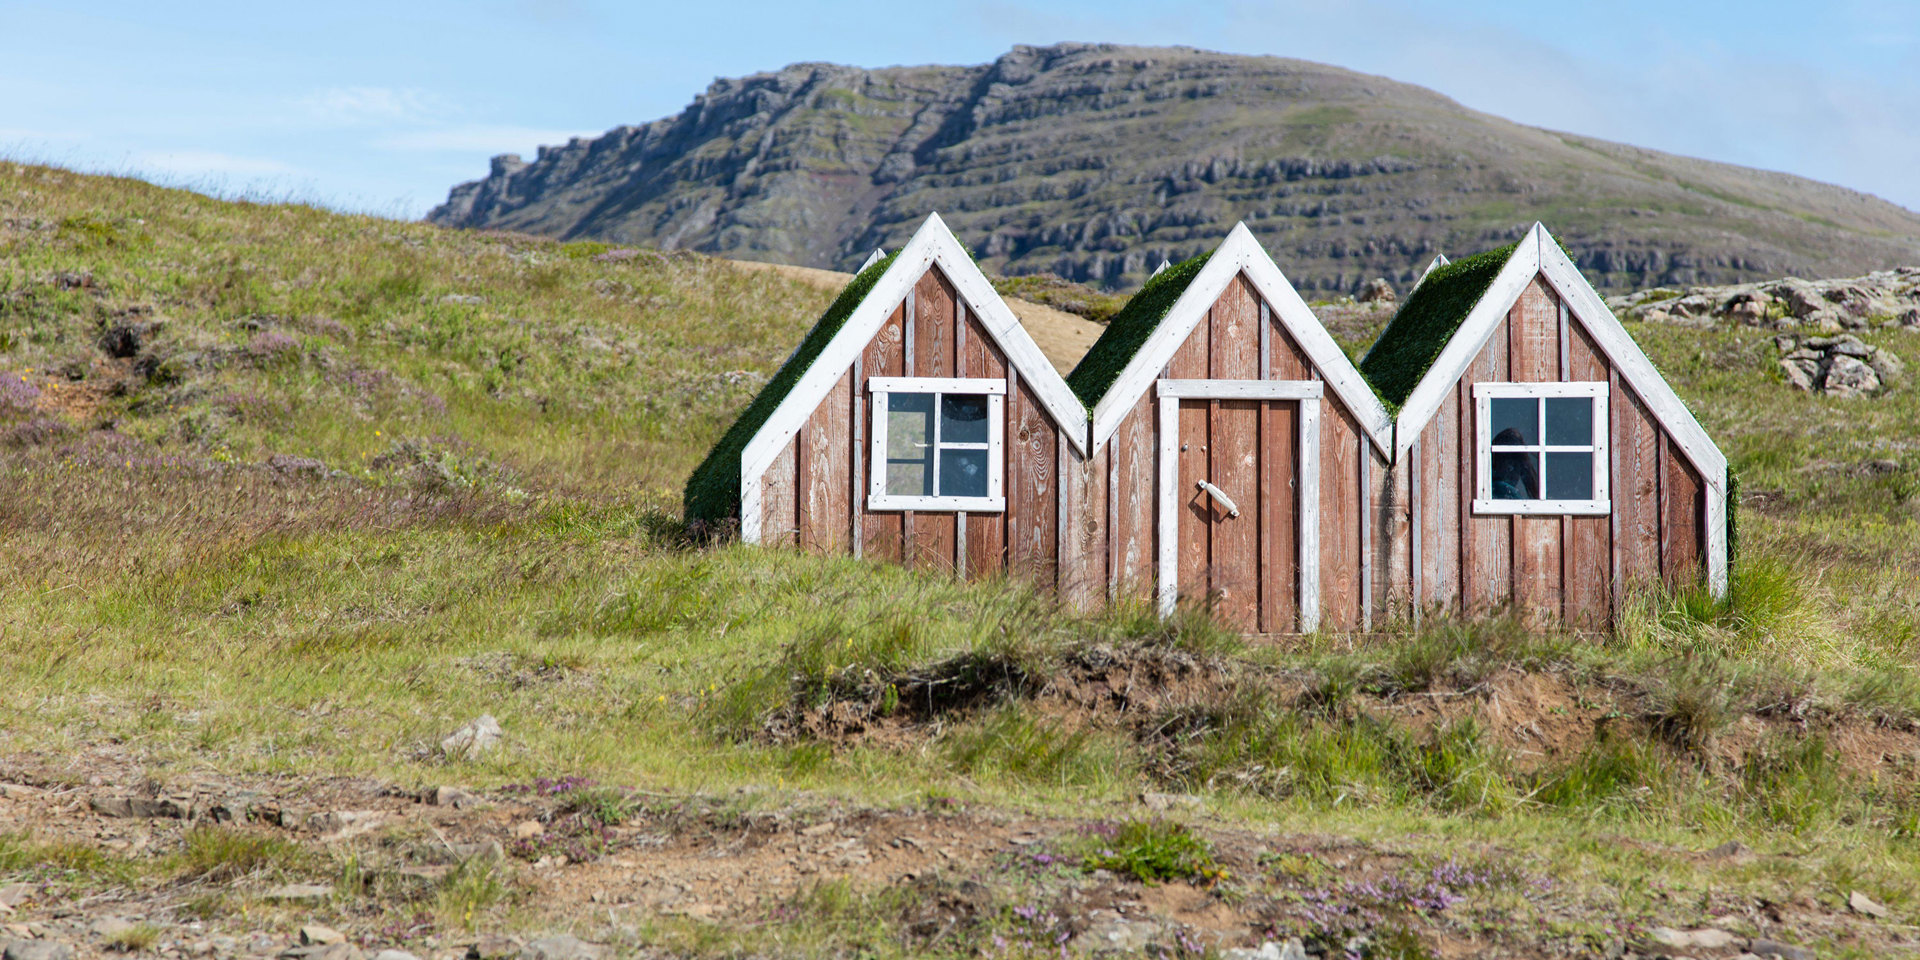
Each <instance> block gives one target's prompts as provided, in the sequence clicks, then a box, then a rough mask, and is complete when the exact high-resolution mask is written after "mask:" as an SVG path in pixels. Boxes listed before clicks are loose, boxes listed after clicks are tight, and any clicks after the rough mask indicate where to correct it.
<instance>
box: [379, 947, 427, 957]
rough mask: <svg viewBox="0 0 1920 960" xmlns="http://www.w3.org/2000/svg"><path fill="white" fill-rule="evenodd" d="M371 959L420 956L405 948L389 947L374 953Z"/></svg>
mask: <svg viewBox="0 0 1920 960" xmlns="http://www.w3.org/2000/svg"><path fill="white" fill-rule="evenodd" d="M373 960H420V958H419V957H416V956H414V955H413V954H411V953H408V952H407V951H405V950H395V949H393V948H391V947H389V948H387V949H385V950H382V951H380V952H379V953H376V954H374V955H373Z"/></svg>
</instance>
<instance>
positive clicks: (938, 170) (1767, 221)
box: [428, 44, 1920, 292]
mask: <svg viewBox="0 0 1920 960" xmlns="http://www.w3.org/2000/svg"><path fill="white" fill-rule="evenodd" d="M929 211H938V212H940V214H941V215H942V216H943V217H945V218H946V220H947V222H948V223H949V224H950V225H952V226H953V227H954V229H955V230H956V232H958V233H959V235H960V237H961V238H962V240H964V241H965V242H967V243H968V244H969V245H970V246H972V247H973V248H974V250H975V252H976V253H977V254H978V255H979V257H980V259H981V262H982V263H983V265H985V266H986V267H987V268H988V269H989V270H993V271H998V272H1002V273H1006V274H1026V273H1039V272H1053V273H1057V274H1059V275H1061V276H1064V277H1067V278H1069V279H1073V280H1080V281H1084V282H1089V283H1094V284H1099V285H1104V286H1109V287H1125V286H1130V285H1132V284H1134V283H1137V282H1139V281H1140V280H1142V279H1144V277H1145V275H1146V274H1147V273H1148V272H1150V271H1151V270H1152V268H1153V267H1154V266H1155V265H1157V264H1158V263H1159V262H1160V261H1161V260H1162V259H1173V260H1178V259H1181V258H1182V257H1185V256H1189V255H1192V254H1194V253H1198V252H1201V251H1203V250H1206V249H1209V248H1210V247H1211V246H1212V245H1213V244H1214V243H1216V242H1217V241H1218V240H1219V238H1220V237H1222V236H1224V235H1225V233H1226V231H1227V230H1229V229H1231V228H1232V226H1233V224H1234V223H1235V222H1236V221H1239V220H1243V219H1244V220H1245V221H1246V222H1247V224H1248V226H1250V227H1252V228H1253V230H1254V232H1255V233H1256V234H1257V235H1258V236H1259V237H1260V238H1261V240H1262V241H1263V242H1264V243H1265V244H1266V245H1267V247H1268V249H1269V250H1271V251H1272V252H1273V254H1274V256H1275V257H1276V259H1278V260H1279V261H1280V263H1281V266H1282V267H1283V269H1285V270H1286V271H1287V273H1288V275H1289V276H1290V277H1291V278H1293V279H1294V281H1295V282H1296V284H1298V285H1300V286H1301V288H1302V289H1303V290H1310V291H1311V290H1322V291H1341V292H1345V291H1353V290H1357V289H1358V288H1359V287H1360V285H1361V284H1362V283H1363V282H1365V281H1366V280H1368V279H1370V278H1372V277H1375V276H1384V277H1388V278H1391V279H1393V280H1395V281H1396V282H1400V283H1403V284H1404V283H1405V282H1408V281H1410V280H1411V279H1412V278H1413V277H1414V275H1415V271H1416V270H1418V269H1419V267H1420V266H1422V265H1424V264H1425V263H1426V262H1427V261H1428V260H1430V259H1431V258H1432V257H1433V255H1434V254H1435V253H1439V252H1445V253H1448V254H1456V255H1457V254H1460V253H1471V252H1476V251H1478V250H1482V249H1486V248H1489V247H1492V246H1496V245H1498V244H1500V243H1502V242H1505V241H1506V240H1508V239H1511V238H1512V237H1514V236H1517V235H1518V234H1519V233H1521V232H1522V231H1524V230H1525V229H1526V227H1527V226H1528V225H1530V224H1531V223H1532V221H1534V220H1542V221H1545V222H1546V223H1547V224H1548V225H1549V226H1551V227H1552V228H1553V230H1554V232H1555V233H1556V235H1558V236H1559V237H1561V239H1562V240H1563V242H1565V243H1566V244H1567V246H1568V247H1569V248H1570V249H1571V250H1572V251H1573V253H1574V255H1575V257H1576V259H1578V260H1579V261H1580V264H1581V266H1582V267H1583V268H1584V269H1586V270H1588V271H1589V272H1590V273H1591V274H1592V275H1593V276H1594V278H1595V279H1596V280H1598V281H1599V282H1601V283H1602V284H1603V285H1605V286H1609V287H1614V288H1619V289H1631V288H1634V287H1643V286H1652V285H1656V284H1699V283H1716V282H1732V281H1739V280H1746V279H1755V278H1759V277H1765V276H1779V275H1782V274H1798V275H1803V276H1832V275H1841V274H1850V273H1863V272H1866V271H1868V270H1871V269H1876V268H1881V267H1887V266H1892V265H1896V264H1901V263H1920V214H1915V213H1913V212H1911V211H1908V210H1905V209H1902V208H1900V207H1897V206H1895V205H1893V204H1890V203H1886V202H1884V201H1881V200H1878V199H1876V198H1874V197H1871V196H1867V195H1865V194H1861V193H1857V192H1854V191H1850V190H1845V189H1842V188H1840V187H1835V186H1830V185H1827V184H1821V183H1816V182H1813V181H1809V180H1805V179H1801V178H1797V177H1791V176H1786V175H1783V174H1775V173H1767V172H1763V171H1757V170H1750V169H1745V168H1740V167H1733V166H1728V165H1725V164H1716V163H1709V162H1706V161H1700V160H1691V159H1687V158H1683V157H1676V156H1671V155H1667V154H1661V153H1657V152H1653V151H1648V150H1640V149H1636V148H1633V147H1626V146H1621V145H1618V144H1611V143H1606V142H1602V141H1596V140H1591V139H1586V138H1581V137H1575V136H1572V135H1568V134H1559V133H1553V132H1550V131H1546V130H1540V129H1535V128H1532V127H1525V126H1520V125H1518V124H1514V123H1510V122H1507V121H1505V120H1501V119H1499V118H1497V117H1493V116H1489V115H1487V114H1483V113H1477V112H1474V111H1471V110H1468V109H1466V108H1464V107H1462V106H1460V105H1459V104H1456V103H1454V102H1453V101H1451V100H1448V99H1446V98H1445V97H1442V96H1440V95H1439V94H1436V93H1434V92H1432V91H1429V90H1425V89H1422V88H1419V87H1413V86H1409V85H1406V84H1400V83H1394V82H1392V81H1389V80H1384V79H1381V78H1378V77H1371V76H1366V75H1362V74H1357V73H1353V72H1350V71H1346V70H1341V69H1338V68H1335V67H1328V66H1324V65H1320V64H1314V63H1307V62H1304V61H1298V60H1285V59H1279V58H1273V57H1241V56H1228V55H1224V54H1215V53H1206V52H1202V51H1197V50H1190V49H1184V48H1142V47H1118V46H1106V45H1088V44H1061V45H1058V46H1053V47H1044V48H1032V47H1016V48H1015V49H1014V50H1013V51H1012V52H1010V53H1008V54H1006V55H1005V56H1002V57H1001V58H999V59H998V60H996V61H994V62H993V63H991V64H986V65H983V66H974V67H893V68H887V69H883V70H862V69H856V68H852V67H842V66H834V65H830V64H796V65H794V66H790V67H787V68H785V69H783V70H780V71H778V72H775V73H766V74H757V75H755V76H751V77H745V78H741V79H734V80H721V81H717V82H716V83H714V84H713V86H712V87H710V88H709V89H708V90H707V92H706V93H704V94H702V95H700V96H699V97H696V98H695V99H694V102H693V104H692V105H691V106H689V107H688V108H687V109H686V110H685V111H684V112H682V113H681V114H680V115H678V116H675V117H670V118H667V119H664V120H657V121H655V122H653V123H650V124H646V125H644V126H637V127H618V128H615V129H613V130H611V131H608V132H607V133H606V134H605V135H604V136H601V137H598V138H594V139H578V140H574V141H573V142H571V143H568V144H567V145H565V146H559V147H542V148H541V150H540V154H539V156H538V157H537V158H536V159H535V160H534V161H533V162H532V163H525V162H522V161H521V160H520V159H519V158H518V157H514V156H503V157H497V158H495V159H494V161H493V170H492V172H491V174H490V175H489V176H488V177H487V178H486V179H483V180H477V181H474V182H472V183H466V184H462V185H460V186H458V187H455V188H454V189H453V191H452V194H451V195H450V196H449V198H448V200H447V203H446V204H444V205H443V206H441V207H439V208H437V209H436V210H434V211H433V212H432V213H431V214H429V216H428V219H430V220H433V221H434V222H437V223H441V224H447V225H453V226H469V227H488V228H503V229H513V230H523V231H528V232H533V233H540V234H547V235H553V236H560V237H568V238H588V237H591V238H599V239H607V240H614V241H619V242H624V243H641V244H651V245H657V246H660V247H664V248H682V247H684V248H690V249H695V250H700V251H703V252H709V253H717V254H722V255H726V256H732V257H738V258H746V259H758V260H770V261H776V262H784V263H793V264H800V265H804V266H819V267H832V268H837V269H843V270H844V269H848V268H850V267H851V266H853V265H856V264H857V263H858V262H859V261H860V260H861V259H862V258H863V257H864V256H865V255H866V253H867V252H868V251H870V250H871V249H873V248H874V247H876V246H885V247H889V248H891V247H894V246H897V245H898V244H899V243H901V242H902V241H904V240H905V238H906V237H907V236H908V235H909V234H910V233H911V231H912V229H913V228H914V227H915V226H916V225H917V224H918V222H919V221H920V219H921V218H923V217H924V216H925V215H926V214H927V213H928V212H929Z"/></svg>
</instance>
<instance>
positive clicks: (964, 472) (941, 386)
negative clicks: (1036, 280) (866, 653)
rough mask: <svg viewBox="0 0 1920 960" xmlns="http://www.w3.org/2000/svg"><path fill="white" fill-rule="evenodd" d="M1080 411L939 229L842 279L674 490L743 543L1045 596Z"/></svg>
mask: <svg viewBox="0 0 1920 960" xmlns="http://www.w3.org/2000/svg"><path fill="white" fill-rule="evenodd" d="M1086 421H1087V414H1086V410H1085V408H1084V407H1082V406H1081V405H1080V401H1079V400H1078V399H1077V398H1075V396H1074V394H1073V391H1072V390H1070V389H1069V388H1068V387H1067V384H1066V381H1065V380H1063V379H1062V378H1061V377H1060V374H1059V373H1058V372H1057V371H1056V370H1055V369H1054V367H1053V365H1052V364H1051V363H1050V362H1048V360H1047V359H1046V357H1045V356H1044V355H1043V354H1042V353H1041V351H1040V348H1039V347H1038V346H1036V345H1035V344H1034V342H1033V339H1032V337H1030V336H1029V335H1028V334H1027V331H1026V330H1025V329H1024V328H1023V327H1021V325H1020V323H1019V321H1018V320H1016V319H1015V318H1014V315H1013V313H1012V311H1010V310H1009V309H1008V308H1007V305H1006V304H1005V303H1004V302H1003V301H1002V300H1001V299H1000V297H999V295H998V294H996V293H995V292H994V290H993V287H992V285H991V284H990V283H989V282H988V281H987V278H986V277H985V276H983V275H982V274H981V273H980V269H979V267H978V266H977V265H975V264H974V262H973V259H972V258H971V257H970V256H968V254H967V252H966V250H965V249H964V248H962V247H961V245H960V243H959V242H958V241H957V240H955V239H954V237H953V234H952V233H950V232H949V231H948V230H947V227H946V225H945V224H944V223H942V222H941V220H940V218H939V217H938V216H937V215H936V216H929V217H928V218H927V219H926V222H925V223H923V224H922V225H921V227H920V229H919V230H918V231H917V232H915V233H914V235H913V237H912V239H910V240H909V241H908V242H907V244H906V245H905V246H904V247H902V248H901V249H900V251H899V252H898V253H895V254H894V255H892V256H889V257H884V258H881V259H877V260H870V261H869V263H868V264H867V265H866V266H865V267H864V268H863V269H862V270H861V271H860V272H859V273H858V274H857V275H856V276H855V277H854V278H853V280H852V281H851V282H850V283H848V284H847V286H846V288H845V289H844V290H842V291H841V293H840V295H839V297H837V298H836V299H835V300H834V302H833V304H832V305H831V306H830V307H828V308H827V311H826V313H824V314H822V315H821V317H820V319H819V321H818V322H816V323H815V324H814V326H813V329H812V330H811V331H810V332H808V334H807V336H806V338H805V339H804V340H803V341H802V342H801V344H800V346H799V348H798V349H797V350H795V351H794V353H793V356H792V357H790V358H789V359H788V360H787V362H786V364H785V365H783V366H782V367H781V368H780V370H779V372H778V373H777V374H775V376H774V377H773V379H772V380H770V381H769V382H768V384H767V386H766V387H765V388H764V389H763V390H762V391H761V392H760V394H759V396H757V397H756V398H755V399H754V400H753V402H752V403H751V404H750V405H749V406H748V407H747V409H746V411H745V412H744V413H742V414H741V416H740V419H739V420H737V421H736V422H735V423H734V424H733V426H732V427H731V428H729V429H728V431H727V432H726V433H725V434H724V435H723V436H722V437H721V439H720V441H719V442H718V443H717V444H716V445H715V446H714V449H713V451H712V452H711V453H709V454H708V455H707V458H706V460H705V461H704V462H702V463H701V464H700V466H699V467H698V468H696V469H695V470H694V473H693V475H692V477H691V478H690V479H689V480H688V482H687V487H686V494H685V503H686V516H687V519H688V521H689V522H690V523H693V524H698V525H702V526H705V527H707V528H708V529H714V530H720V529H726V528H729V527H736V526H737V529H738V532H739V535H740V538H741V539H742V540H744V541H746V542H748V543H763V544H773V545H781V544H785V545H797V546H799V547H801V548H804V549H809V550H815V551H819V552H824V553H845V554H852V555H854V556H872V557H883V558H887V559H892V560H896V561H901V562H905V563H908V564H910V565H914V566H919V567H926V568H931V569H936V570H945V571H953V572H957V573H960V574H963V575H966V576H975V577H977V576H991V575H998V574H1002V573H1006V574H1011V575H1014V576H1020V577H1025V578H1027V579H1031V580H1037V581H1041V582H1042V583H1044V584H1045V585H1047V586H1049V587H1055V588H1058V587H1061V586H1063V584H1062V583H1061V582H1060V580H1059V577H1060V575H1061V566H1060V563H1059V560H1060V556H1061V548H1060V545H1061V541H1062V539H1063V538H1064V537H1065V536H1066V534H1065V526H1066V525H1065V519H1066V517H1067V516H1068V515H1069V511H1070V509H1072V508H1071V505H1070V503H1069V488H1070V485H1069V484H1066V483H1063V482H1061V478H1062V476H1063V474H1069V473H1072V472H1074V471H1075V470H1076V469H1077V466H1076V465H1077V464H1079V463H1080V462H1082V460H1083V459H1084V453H1085V446H1086Z"/></svg>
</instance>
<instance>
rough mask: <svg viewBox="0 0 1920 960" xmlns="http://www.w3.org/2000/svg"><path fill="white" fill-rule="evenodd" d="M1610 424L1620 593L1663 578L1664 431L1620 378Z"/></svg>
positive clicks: (1615, 388)
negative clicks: (1661, 564) (1661, 488)
mask: <svg viewBox="0 0 1920 960" xmlns="http://www.w3.org/2000/svg"><path fill="white" fill-rule="evenodd" d="M1612 421H1613V422H1612V425H1611V426H1612V430H1613V438H1612V449H1613V457H1614V462H1615V465H1616V468H1617V470H1616V473H1615V476H1614V482H1613V488H1612V491H1611V492H1612V495H1613V509H1614V512H1615V513H1616V514H1617V515H1618V517H1619V530H1620V533H1619V536H1618V538H1617V539H1616V541H1615V543H1614V550H1615V551H1616V552H1617V553H1618V554H1619V555H1620V566H1621V575H1620V578H1619V579H1620V582H1621V589H1622V590H1627V591H1630V590H1632V589H1634V588H1635V587H1637V586H1641V585H1646V584H1652V583H1657V582H1658V581H1659V578H1660V503H1659V498H1660V439H1659V433H1660V431H1659V428H1658V427H1657V426H1656V425H1655V423H1654V420H1653V415H1652V413H1651V412H1649V411H1648V410H1647V408H1646V405H1645V404H1643V403H1641V402H1640V398H1639V397H1638V396H1637V395H1635V394H1634V392H1633V388H1632V387H1631V386H1629V385H1628V384H1627V382H1626V381H1625V380H1623V379H1620V378H1619V377H1615V378H1614V385H1613V416H1612Z"/></svg>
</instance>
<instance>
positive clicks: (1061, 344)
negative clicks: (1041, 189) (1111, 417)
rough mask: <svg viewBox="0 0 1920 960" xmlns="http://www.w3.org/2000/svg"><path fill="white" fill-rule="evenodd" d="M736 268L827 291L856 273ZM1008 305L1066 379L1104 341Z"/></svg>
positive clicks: (1040, 308) (1081, 323)
mask: <svg viewBox="0 0 1920 960" xmlns="http://www.w3.org/2000/svg"><path fill="white" fill-rule="evenodd" d="M731 262H732V263H733V264H734V265H735V266H739V267H743V268H745V269H748V270H769V271H772V272H774V273H777V274H780V275H781V276H784V277H787V278H789V279H792V280H798V281H800V282H802V283H810V284H813V285H814V286H817V287H820V288H821V289H823V290H838V289H840V288H841V287H844V286H846V285H847V281H849V280H852V279H853V274H850V273H836V272H834V271H832V270H820V269H816V268H814V267H795V266H789V265H787V264H784V263H760V262H758V261H754V260H734V261H731ZM1007 306H1008V307H1010V308H1012V309H1013V315H1014V316H1016V317H1019V318H1020V323H1021V325H1022V326H1024V327H1026V328H1027V333H1028V334H1029V335H1031V336H1032V337H1033V342H1034V343H1036V344H1039V346H1040V352H1042V353H1044V354H1046V355H1047V359H1048V360H1050V361H1052V362H1053V366H1054V369H1056V370H1058V371H1060V375H1061V376H1066V375H1067V374H1068V373H1069V372H1071V371H1072V370H1073V367H1074V365H1075V364H1077V363H1079V362H1080V358H1081V357H1083V356H1086V354H1087V350H1089V349H1090V348H1092V347H1093V342H1094V341H1095V340H1098V339H1100V334H1101V332H1102V331H1104V330H1105V329H1106V328H1105V327H1103V326H1101V325H1099V324H1097V323H1094V322H1093V321H1091V320H1088V319H1086V318H1084V317H1080V316H1076V315H1074V314H1071V313H1068V312H1066V311H1064V310H1055V309H1054V308H1052V307H1049V306H1044V305H1042V304H1038V303H1031V302H1028V301H1026V300H1015V299H1011V298H1008V299H1007Z"/></svg>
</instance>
